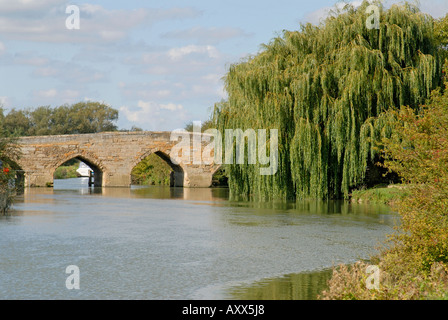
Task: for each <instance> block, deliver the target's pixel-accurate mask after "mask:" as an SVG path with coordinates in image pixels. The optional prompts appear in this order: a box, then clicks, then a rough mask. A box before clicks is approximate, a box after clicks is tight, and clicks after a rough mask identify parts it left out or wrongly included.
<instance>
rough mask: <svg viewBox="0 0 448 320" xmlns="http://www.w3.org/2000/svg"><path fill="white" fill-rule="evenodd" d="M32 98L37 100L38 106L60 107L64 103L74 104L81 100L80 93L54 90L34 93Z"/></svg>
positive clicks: (71, 90) (69, 90)
mask: <svg viewBox="0 0 448 320" xmlns="http://www.w3.org/2000/svg"><path fill="white" fill-rule="evenodd" d="M33 95H34V98H35V99H38V100H39V101H40V102H41V103H40V104H53V105H61V104H64V103H68V104H70V103H75V102H78V101H80V100H81V93H80V92H79V91H78V90H73V89H61V90H58V89H55V88H51V89H48V90H37V91H34V94H33Z"/></svg>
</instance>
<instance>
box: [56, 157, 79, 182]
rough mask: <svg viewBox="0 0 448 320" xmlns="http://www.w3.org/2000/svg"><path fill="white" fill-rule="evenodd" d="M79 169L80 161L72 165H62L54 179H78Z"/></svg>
mask: <svg viewBox="0 0 448 320" xmlns="http://www.w3.org/2000/svg"><path fill="white" fill-rule="evenodd" d="M78 168H79V161H77V162H76V163H75V164H72V165H66V164H64V165H62V166H60V167H59V168H57V169H56V170H55V172H54V174H53V177H54V179H71V178H77V177H78V175H77V173H76V170H78Z"/></svg>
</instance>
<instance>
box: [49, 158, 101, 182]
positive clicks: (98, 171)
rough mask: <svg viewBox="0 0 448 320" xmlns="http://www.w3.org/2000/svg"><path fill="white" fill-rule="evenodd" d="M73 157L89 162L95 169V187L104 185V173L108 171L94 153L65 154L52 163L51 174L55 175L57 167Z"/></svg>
mask: <svg viewBox="0 0 448 320" xmlns="http://www.w3.org/2000/svg"><path fill="white" fill-rule="evenodd" d="M72 159H78V160H81V161H82V162H84V163H85V164H87V165H88V166H89V167H90V168H91V169H92V170H93V179H94V186H95V187H102V186H103V175H104V173H105V172H106V168H105V167H104V165H103V164H102V163H101V161H99V160H97V159H96V157H95V156H94V155H92V154H90V153H87V152H76V153H69V154H64V156H63V157H60V158H59V159H58V161H56V162H55V164H54V165H52V167H51V169H50V171H51V175H52V176H53V174H54V172H55V171H56V169H57V168H59V167H60V166H61V165H63V164H64V163H65V162H67V161H69V160H72Z"/></svg>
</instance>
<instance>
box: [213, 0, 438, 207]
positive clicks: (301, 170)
mask: <svg viewBox="0 0 448 320" xmlns="http://www.w3.org/2000/svg"><path fill="white" fill-rule="evenodd" d="M368 5H369V3H368V2H367V1H364V2H363V3H362V5H361V6H359V7H358V8H355V7H353V6H351V5H346V6H345V7H344V8H343V9H342V10H336V13H335V14H333V15H332V16H330V17H329V18H327V19H326V20H325V21H324V22H323V23H321V24H320V25H319V26H314V25H311V24H306V25H302V26H301V29H300V30H299V31H284V32H283V35H282V36H281V37H277V38H275V39H273V40H272V41H271V42H270V43H269V44H267V45H264V46H263V50H262V51H261V52H260V53H259V54H258V55H256V56H253V57H249V58H248V59H247V60H245V61H242V62H240V63H237V64H234V65H231V66H230V68H229V71H228V73H227V75H226V81H225V84H226V90H227V92H228V96H229V98H228V101H227V102H226V103H221V104H220V105H219V106H217V107H216V108H215V119H216V122H217V126H218V128H219V129H220V130H221V131H223V130H224V129H236V128H241V129H243V130H245V129H247V128H253V129H257V128H259V129H278V130H279V150H278V151H279V169H278V172H277V174H276V175H274V176H260V175H259V168H258V166H254V165H233V166H230V168H229V170H228V172H229V187H230V190H231V194H234V195H240V194H242V195H255V196H257V197H261V198H268V199H269V198H270V199H272V198H277V199H279V198H282V199H288V198H292V199H297V198H307V197H313V198H323V199H327V198H341V197H348V195H349V192H350V190H351V188H353V187H355V186H356V185H357V184H359V183H360V182H362V180H363V179H364V175H365V172H366V168H367V166H368V165H369V164H371V163H372V162H373V159H374V156H375V154H376V151H375V149H374V144H373V143H372V139H373V138H374V137H375V136H378V135H382V134H383V133H384V132H386V131H390V129H391V128H390V126H388V124H387V123H385V122H380V121H374V120H373V119H375V118H376V117H377V116H378V115H380V114H381V113H382V112H384V111H386V110H387V109H389V108H390V107H394V106H395V107H399V106H401V105H409V106H411V107H413V108H416V107H417V106H418V105H420V104H423V103H425V101H426V99H427V98H428V97H429V95H430V93H431V91H432V90H433V89H435V88H436V87H437V86H439V85H440V79H441V74H442V73H441V66H442V63H441V60H440V59H441V51H442V49H441V47H440V42H438V41H437V40H436V38H435V36H434V35H435V30H434V19H432V18H431V17H430V16H429V15H426V14H423V13H421V12H420V11H419V9H418V8H417V7H415V6H412V5H410V4H404V5H394V6H392V7H391V8H390V9H388V10H385V9H384V7H383V6H382V5H381V3H380V2H378V3H376V5H377V6H378V7H379V8H380V13H381V15H380V17H381V21H380V22H381V23H380V27H379V29H378V30H377V29H371V30H369V29H367V27H366V19H367V17H368V15H366V13H365V12H366V8H367V6H368Z"/></svg>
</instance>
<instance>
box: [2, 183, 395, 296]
mask: <svg viewBox="0 0 448 320" xmlns="http://www.w3.org/2000/svg"><path fill="white" fill-rule="evenodd" d="M397 221H398V219H397V216H396V214H394V213H393V212H391V210H390V209H389V207H387V206H382V205H368V204H350V203H347V202H344V201H326V202H323V201H304V202H299V203H275V202H268V203H260V202H243V201H240V202H232V201H230V200H229V196H228V190H227V189H220V188H214V189H182V188H168V187H132V188H104V189H89V188H87V182H86V180H85V179H83V178H79V179H68V180H55V183H54V188H33V189H26V190H25V194H24V195H21V196H19V197H18V198H17V199H16V203H15V205H14V207H13V211H12V212H11V215H9V216H5V217H0V238H1V239H0V288H1V289H0V299H64V300H65V299H192V300H201V299H219V300H224V299H251V300H252V299H269V300H273V299H277V300H288V299H301V300H309V299H316V297H317V294H318V293H319V292H320V291H321V290H322V289H324V288H325V286H326V282H327V280H328V279H329V277H330V268H331V267H332V266H334V265H337V264H340V263H353V262H355V261H357V260H359V259H368V258H369V257H370V256H371V255H372V254H374V253H375V252H376V248H377V247H378V246H379V245H381V244H382V243H383V242H384V240H385V238H386V235H387V234H390V233H392V232H393V230H392V228H393V226H394V224H395V223H396V222H397ZM71 265H75V266H77V267H78V268H79V274H78V275H79V277H78V279H79V285H80V287H79V289H78V290H77V289H74V290H68V289H67V287H66V280H67V278H68V277H70V276H71V274H70V273H66V268H67V266H71Z"/></svg>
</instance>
